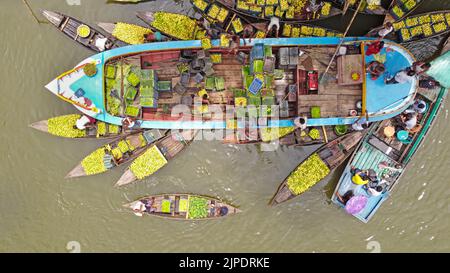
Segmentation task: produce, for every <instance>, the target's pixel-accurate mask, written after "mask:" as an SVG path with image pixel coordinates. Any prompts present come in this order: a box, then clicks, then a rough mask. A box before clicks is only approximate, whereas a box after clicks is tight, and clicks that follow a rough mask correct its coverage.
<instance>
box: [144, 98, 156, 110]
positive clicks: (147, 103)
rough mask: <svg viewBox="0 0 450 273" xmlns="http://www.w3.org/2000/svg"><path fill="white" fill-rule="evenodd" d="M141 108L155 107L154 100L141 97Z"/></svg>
mask: <svg viewBox="0 0 450 273" xmlns="http://www.w3.org/2000/svg"><path fill="white" fill-rule="evenodd" d="M140 104H141V107H150V108H153V107H155V99H154V98H152V97H141V99H140Z"/></svg>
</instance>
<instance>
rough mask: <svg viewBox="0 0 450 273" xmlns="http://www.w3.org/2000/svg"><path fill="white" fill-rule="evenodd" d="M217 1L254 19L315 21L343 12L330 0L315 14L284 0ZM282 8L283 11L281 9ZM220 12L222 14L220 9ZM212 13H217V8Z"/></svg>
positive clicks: (197, 0) (198, 3)
mask: <svg viewBox="0 0 450 273" xmlns="http://www.w3.org/2000/svg"><path fill="white" fill-rule="evenodd" d="M190 1H191V3H192V4H193V5H194V6H201V5H204V4H203V3H207V1H205V0H190ZM202 2H203V3H202ZM215 2H217V3H221V4H223V5H226V6H228V8H230V9H232V10H234V11H235V12H237V13H239V14H241V15H243V16H246V17H248V18H250V19H252V20H266V21H268V20H270V17H272V16H277V17H279V18H280V19H281V21H295V22H313V21H319V20H323V19H327V18H330V17H333V16H336V15H339V14H342V10H340V9H338V8H336V7H334V6H333V4H332V2H330V1H323V2H324V3H325V5H324V6H322V8H320V9H319V11H318V12H317V13H314V14H308V13H307V12H306V8H305V7H304V8H303V9H302V10H301V11H300V12H295V11H294V5H293V4H289V2H288V1H284V0H281V1H278V0H267V1H258V0H256V1H254V2H255V4H253V5H250V4H248V2H246V1H245V0H244V1H243V0H217V1H215ZM282 7H283V8H282ZM282 9H283V11H281V10H282ZM218 12H219V14H220V11H218ZM211 13H213V14H214V13H216V9H214V10H213V11H212V12H211Z"/></svg>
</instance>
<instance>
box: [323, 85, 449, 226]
mask: <svg viewBox="0 0 450 273" xmlns="http://www.w3.org/2000/svg"><path fill="white" fill-rule="evenodd" d="M446 94H447V89H445V88H442V89H440V90H435V92H429V91H428V92H426V91H425V90H420V91H419V92H418V94H417V96H416V98H417V99H420V100H422V101H424V102H426V104H427V108H426V109H427V110H426V112H425V113H423V114H419V118H418V122H419V124H420V125H421V127H417V128H420V130H418V131H417V132H416V133H410V134H409V136H408V138H407V139H404V138H401V137H400V134H401V133H404V132H406V131H400V132H397V136H395V135H394V136H392V137H386V133H385V128H389V127H391V126H392V128H394V126H395V122H396V120H395V119H390V120H385V121H381V122H378V123H376V124H374V125H372V126H371V128H370V131H369V133H368V134H367V136H366V137H365V138H364V141H362V142H361V144H360V145H359V147H358V148H357V150H356V151H355V153H354V154H353V155H352V157H351V159H350V161H349V163H348V165H347V166H346V168H345V170H344V172H343V174H342V176H341V178H340V180H339V183H338V185H337V187H336V189H335V192H334V194H333V196H332V202H333V203H335V204H337V205H338V206H339V207H342V208H344V207H345V204H344V203H345V202H346V201H348V199H349V198H350V197H352V196H360V195H362V196H365V197H367V200H368V201H367V204H366V206H365V207H364V208H363V210H362V211H360V212H359V213H357V214H354V215H353V216H355V217H356V218H357V219H359V220H361V221H362V222H364V223H367V222H368V221H369V220H370V219H371V218H372V217H373V216H374V214H375V213H376V211H377V210H378V209H379V208H380V206H381V204H383V203H384V202H385V201H386V200H387V199H388V197H389V196H390V194H391V193H392V190H393V188H394V186H396V185H397V184H398V182H399V181H400V178H401V177H402V175H403V174H404V173H405V169H406V167H407V166H408V164H409V162H410V161H411V159H412V158H413V156H414V155H415V153H416V152H417V150H418V149H419V148H420V145H421V144H422V142H423V140H424V139H425V137H426V135H427V133H428V132H429V131H430V129H431V127H432V125H433V122H434V120H435V119H436V116H437V115H438V113H439V110H440V108H441V105H442V103H443V100H444V98H445V96H446ZM388 135H389V134H388ZM352 168H357V169H360V170H363V171H366V170H373V171H374V172H375V173H376V175H377V179H378V181H379V183H378V184H377V183H376V182H375V184H372V185H371V186H372V187H374V186H377V185H378V186H381V188H380V190H382V191H378V192H379V193H375V195H373V194H371V193H370V192H369V190H368V188H367V187H366V186H361V185H356V184H354V183H353V182H352V178H353V174H354V173H355V172H354V171H353V172H352ZM378 194H379V195H378Z"/></svg>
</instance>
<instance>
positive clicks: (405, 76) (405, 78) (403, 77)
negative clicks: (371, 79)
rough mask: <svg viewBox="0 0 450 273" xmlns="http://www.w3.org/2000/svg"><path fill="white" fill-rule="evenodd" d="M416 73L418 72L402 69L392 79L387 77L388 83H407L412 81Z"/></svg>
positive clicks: (386, 81)
mask: <svg viewBox="0 0 450 273" xmlns="http://www.w3.org/2000/svg"><path fill="white" fill-rule="evenodd" d="M415 75H416V72H414V71H413V70H402V71H399V72H397V74H395V76H394V77H392V78H390V79H386V80H385V83H386V84H396V83H407V82H412V80H413V79H414V76H415Z"/></svg>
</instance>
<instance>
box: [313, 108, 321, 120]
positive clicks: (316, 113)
mask: <svg viewBox="0 0 450 273" xmlns="http://www.w3.org/2000/svg"><path fill="white" fill-rule="evenodd" d="M311 117H312V118H320V117H321V114H320V107H319V106H312V107H311Z"/></svg>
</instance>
